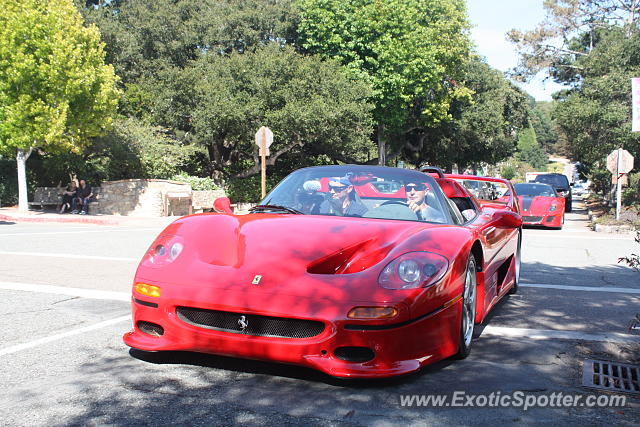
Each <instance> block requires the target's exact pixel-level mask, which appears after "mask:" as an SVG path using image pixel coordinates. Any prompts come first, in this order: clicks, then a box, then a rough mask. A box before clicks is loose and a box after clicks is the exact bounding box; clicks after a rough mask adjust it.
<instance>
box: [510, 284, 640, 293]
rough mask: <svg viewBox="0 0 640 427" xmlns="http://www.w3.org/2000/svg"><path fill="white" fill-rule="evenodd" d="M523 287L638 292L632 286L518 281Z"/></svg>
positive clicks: (638, 291)
mask: <svg viewBox="0 0 640 427" xmlns="http://www.w3.org/2000/svg"><path fill="white" fill-rule="evenodd" d="M518 286H521V287H523V288H543V289H562V290H564V291H585V292H614V293H620V294H640V289H634V288H608V287H602V286H598V287H596V286H570V285H548V284H542V283H520V284H519V285H518Z"/></svg>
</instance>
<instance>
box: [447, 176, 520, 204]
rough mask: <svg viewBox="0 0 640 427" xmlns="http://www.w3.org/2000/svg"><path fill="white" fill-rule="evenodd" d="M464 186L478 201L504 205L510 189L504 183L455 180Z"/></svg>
mask: <svg viewBox="0 0 640 427" xmlns="http://www.w3.org/2000/svg"><path fill="white" fill-rule="evenodd" d="M454 179H455V180H456V181H458V182H459V183H460V184H462V185H463V186H464V187H465V188H466V189H467V190H469V192H470V193H471V194H473V196H474V197H475V198H476V199H479V200H489V201H492V202H499V203H504V202H505V201H504V200H503V197H504V196H505V195H506V194H507V192H508V191H509V187H507V185H506V184H504V183H502V182H491V181H480V180H473V179H468V178H467V179H463V178H454Z"/></svg>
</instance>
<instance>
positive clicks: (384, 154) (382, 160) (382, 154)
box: [378, 125, 387, 166]
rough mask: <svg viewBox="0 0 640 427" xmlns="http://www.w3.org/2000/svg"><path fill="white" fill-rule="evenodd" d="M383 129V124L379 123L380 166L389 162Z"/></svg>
mask: <svg viewBox="0 0 640 427" xmlns="http://www.w3.org/2000/svg"><path fill="white" fill-rule="evenodd" d="M383 129H384V126H383V125H378V164H379V165H380V166H385V165H386V164H387V147H386V146H385V143H384V137H383V135H382V131H383Z"/></svg>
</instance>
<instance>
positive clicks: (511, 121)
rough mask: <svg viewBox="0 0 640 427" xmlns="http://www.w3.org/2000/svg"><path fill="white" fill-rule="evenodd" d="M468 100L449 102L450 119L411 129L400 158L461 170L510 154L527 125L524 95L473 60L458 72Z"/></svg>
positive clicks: (499, 159)
mask: <svg viewBox="0 0 640 427" xmlns="http://www.w3.org/2000/svg"><path fill="white" fill-rule="evenodd" d="M462 72H463V76H464V84H465V86H466V87H468V88H469V89H471V90H472V91H473V96H472V97H471V99H461V100H457V101H454V102H452V104H451V107H450V109H449V112H448V114H449V115H450V116H451V117H452V118H453V120H449V121H443V122H441V123H440V124H439V125H438V126H434V127H432V128H427V129H423V128H417V129H415V130H414V131H412V132H411V133H410V137H411V141H410V142H409V143H407V144H405V151H404V157H405V159H406V160H408V161H409V162H411V163H414V164H419V163H421V162H423V161H425V160H426V161H427V162H428V163H430V164H434V165H440V166H442V167H445V168H451V167H452V166H453V165H454V164H457V165H458V166H459V167H461V168H463V169H464V168H465V167H466V166H469V165H473V164H478V163H480V162H486V163H490V164H495V163H497V162H499V161H501V160H504V159H506V158H507V157H509V156H511V155H512V154H513V152H514V151H515V149H516V135H517V134H518V132H519V131H520V129H522V128H523V127H525V126H527V118H528V108H529V106H528V99H527V95H526V94H525V93H524V92H522V91H521V90H520V89H518V88H517V87H516V86H515V85H514V84H512V83H510V82H509V81H508V80H507V79H505V78H504V76H503V75H502V73H500V72H499V71H498V70H495V69H493V68H491V67H490V66H489V65H488V64H486V62H484V61H483V60H481V59H480V58H478V57H473V58H472V59H471V60H470V61H469V62H468V63H467V64H466V66H465V67H464V68H462Z"/></svg>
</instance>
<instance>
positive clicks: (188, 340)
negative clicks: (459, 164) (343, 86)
mask: <svg viewBox="0 0 640 427" xmlns="http://www.w3.org/2000/svg"><path fill="white" fill-rule="evenodd" d="M469 179H476V177H473V178H469ZM477 179H478V180H481V181H482V180H483V179H484V180H489V181H490V180H491V179H487V178H477ZM493 180H496V179H493ZM497 181H499V182H500V183H501V184H503V185H506V186H508V187H509V189H510V193H509V194H511V195H513V194H515V192H514V191H513V188H512V187H511V184H510V183H509V182H508V181H504V180H497ZM497 181H495V182H497ZM501 200H502V202H497V201H493V202H486V201H485V202H482V201H480V202H479V201H478V200H476V199H475V198H474V197H473V196H472V195H471V194H470V193H469V192H468V191H467V190H466V189H465V188H464V187H463V186H462V185H460V184H459V183H458V182H456V181H455V180H453V179H451V178H447V177H445V176H444V175H442V174H440V175H438V176H437V177H432V176H430V175H429V174H425V173H422V172H418V171H412V170H406V169H396V168H387V167H373V166H354V165H346V166H321V167H313V168H306V169H300V170H297V171H295V172H293V173H292V174H291V175H289V176H288V177H287V178H285V179H284V180H283V181H282V182H281V183H280V184H278V186H276V188H274V189H273V191H271V192H270V193H269V194H268V195H267V197H266V198H265V199H264V200H263V201H262V202H261V203H260V205H258V206H255V207H254V208H253V209H252V210H251V213H249V214H248V215H233V214H232V213H231V210H230V208H229V205H228V199H227V200H226V202H227V203H226V206H225V203H224V200H220V199H219V200H218V201H217V203H216V206H218V208H219V209H221V210H224V211H225V212H222V213H208V214H197V215H191V216H187V217H183V218H180V219H178V220H176V221H175V222H173V223H172V224H171V225H169V226H168V227H167V228H166V229H165V230H164V231H162V233H160V235H159V236H158V237H157V239H156V240H155V241H154V242H153V244H152V245H151V247H150V248H149V250H148V251H147V253H146V254H145V255H144V257H143V259H142V261H141V262H140V265H139V267H138V270H137V272H136V274H135V279H134V284H133V298H132V307H133V325H134V326H133V330H132V331H131V332H128V333H126V334H125V335H124V341H125V343H126V344H128V345H129V346H131V347H134V348H137V349H141V350H146V351H167V350H186V351H195V352H204V353H211V354H218V355H226V356H233V357H241V358H247V359H259V360H267V361H276V362H281V363H289V364H296V365H303V366H307V367H311V368H314V369H317V370H320V371H322V372H325V373H327V374H329V375H332V376H337V377H349V378H356V377H389V376H395V375H401V374H406V373H409V372H413V371H416V370H418V369H420V367H421V366H423V365H426V364H429V363H433V362H435V361H438V360H441V359H443V358H447V357H450V356H454V355H455V356H456V357H459V358H463V357H466V356H467V355H468V354H469V351H470V348H471V343H472V335H473V327H474V324H477V323H480V322H482V320H483V319H484V318H485V316H486V315H487V313H488V312H489V310H490V309H491V307H492V306H494V305H495V303H496V302H497V301H498V300H499V299H500V298H501V297H502V296H504V295H505V294H506V293H508V292H509V291H513V290H514V289H515V287H516V286H517V283H518V276H519V266H520V244H521V225H522V221H521V218H520V215H519V210H518V204H517V200H516V199H514V198H513V196H509V197H506V198H503V199H501Z"/></svg>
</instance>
